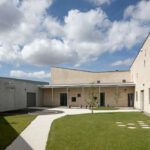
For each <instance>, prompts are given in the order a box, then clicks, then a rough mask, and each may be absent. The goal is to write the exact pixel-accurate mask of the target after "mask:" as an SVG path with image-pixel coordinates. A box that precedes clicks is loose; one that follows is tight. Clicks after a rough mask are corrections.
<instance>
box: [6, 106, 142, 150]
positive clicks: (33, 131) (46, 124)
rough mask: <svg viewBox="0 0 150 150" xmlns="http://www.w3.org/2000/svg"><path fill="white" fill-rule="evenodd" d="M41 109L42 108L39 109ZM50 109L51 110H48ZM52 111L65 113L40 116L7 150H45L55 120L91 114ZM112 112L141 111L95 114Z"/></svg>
mask: <svg viewBox="0 0 150 150" xmlns="http://www.w3.org/2000/svg"><path fill="white" fill-rule="evenodd" d="M39 109H40V108H39ZM47 109H49V108H47ZM50 110H61V111H64V113H62V114H53V115H42V116H38V117H37V118H36V119H35V120H33V121H32V122H31V124H30V125H29V126H28V127H27V128H26V129H25V130H24V131H23V132H22V133H21V134H20V135H19V136H18V137H17V138H16V139H15V140H14V141H13V142H12V144H11V145H10V146H8V147H7V148H6V150H45V148H46V142H47V138H48V134H49V131H50V127H51V124H52V122H53V120H55V119H57V118H60V117H62V116H65V115H75V114H87V113H91V111H90V110H89V109H77V108H76V109H68V108H62V107H58V108H52V109H50ZM110 112H139V110H135V109H133V110H103V111H101V110H96V111H94V113H110Z"/></svg>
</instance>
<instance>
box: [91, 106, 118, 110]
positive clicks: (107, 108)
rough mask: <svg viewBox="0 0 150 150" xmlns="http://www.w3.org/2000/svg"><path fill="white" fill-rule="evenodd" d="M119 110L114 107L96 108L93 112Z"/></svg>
mask: <svg viewBox="0 0 150 150" xmlns="http://www.w3.org/2000/svg"><path fill="white" fill-rule="evenodd" d="M118 109H119V108H115V107H96V108H94V109H93V110H118Z"/></svg>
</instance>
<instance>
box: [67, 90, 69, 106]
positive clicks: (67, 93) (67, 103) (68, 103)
mask: <svg viewBox="0 0 150 150" xmlns="http://www.w3.org/2000/svg"><path fill="white" fill-rule="evenodd" d="M67 105H69V103H68V88H67Z"/></svg>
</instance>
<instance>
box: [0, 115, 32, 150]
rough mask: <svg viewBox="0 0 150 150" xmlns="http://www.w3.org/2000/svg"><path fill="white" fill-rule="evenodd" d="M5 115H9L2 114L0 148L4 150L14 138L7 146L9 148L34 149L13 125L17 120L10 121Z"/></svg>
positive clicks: (13, 149)
mask: <svg viewBox="0 0 150 150" xmlns="http://www.w3.org/2000/svg"><path fill="white" fill-rule="evenodd" d="M5 117H7V116H4V115H3V116H0V150H4V149H5V148H6V147H7V146H9V145H10V144H11V143H12V142H13V141H14V140H15V141H14V143H13V144H11V145H10V146H9V147H7V150H21V149H22V150H32V148H31V147H30V145H29V144H28V143H27V142H26V141H25V140H24V139H23V138H22V137H21V136H19V133H17V131H16V130H15V129H14V128H13V127H12V125H13V124H16V122H15V121H12V122H8V121H7V120H6V119H5Z"/></svg>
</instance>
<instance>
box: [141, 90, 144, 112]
mask: <svg viewBox="0 0 150 150" xmlns="http://www.w3.org/2000/svg"><path fill="white" fill-rule="evenodd" d="M141 109H142V111H144V90H141Z"/></svg>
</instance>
